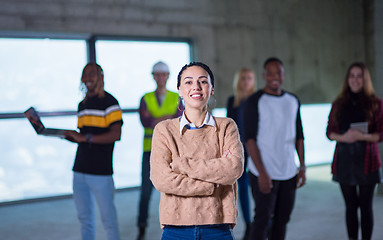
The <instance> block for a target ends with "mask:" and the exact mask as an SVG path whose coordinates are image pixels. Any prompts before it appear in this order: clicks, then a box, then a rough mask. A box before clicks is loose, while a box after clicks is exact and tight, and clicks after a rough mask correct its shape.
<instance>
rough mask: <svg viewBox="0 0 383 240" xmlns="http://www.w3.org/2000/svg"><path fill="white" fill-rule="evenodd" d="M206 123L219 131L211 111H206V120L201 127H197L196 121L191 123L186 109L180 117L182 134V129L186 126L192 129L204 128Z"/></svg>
mask: <svg viewBox="0 0 383 240" xmlns="http://www.w3.org/2000/svg"><path fill="white" fill-rule="evenodd" d="M206 125H209V126H212V127H214V129H215V131H217V125H216V123H215V120H214V118H213V116H212V115H211V114H210V113H209V112H207V113H206V116H205V120H203V123H202V125H201V126H200V127H196V126H195V124H194V123H191V122H189V121H188V120H187V119H186V116H185V111H184V112H183V113H182V116H181V118H180V134H181V135H182V131H183V129H184V128H186V129H190V130H195V129H200V128H203V127H205V126H206Z"/></svg>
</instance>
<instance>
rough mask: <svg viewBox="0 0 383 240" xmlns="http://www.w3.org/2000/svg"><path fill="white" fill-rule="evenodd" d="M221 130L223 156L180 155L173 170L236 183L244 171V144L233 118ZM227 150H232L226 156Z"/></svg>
mask: <svg viewBox="0 0 383 240" xmlns="http://www.w3.org/2000/svg"><path fill="white" fill-rule="evenodd" d="M219 131H224V134H223V139H222V140H223V149H222V155H223V156H221V157H219V158H215V159H198V161H196V160H195V159H189V158H185V157H180V158H179V159H178V161H174V162H173V164H172V167H173V170H174V171H176V172H180V173H181V174H185V175H187V176H189V177H191V178H193V179H200V180H203V181H207V182H211V183H216V184H222V185H232V184H234V183H235V182H236V181H237V179H238V178H239V177H241V176H242V172H243V167H244V166H243V165H244V157H243V145H242V143H241V141H240V138H239V133H238V128H237V125H236V124H235V123H234V121H233V120H232V119H228V124H226V126H222V129H220V130H219ZM226 151H230V154H229V155H228V156H225V152H226Z"/></svg>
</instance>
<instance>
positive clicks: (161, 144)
mask: <svg viewBox="0 0 383 240" xmlns="http://www.w3.org/2000/svg"><path fill="white" fill-rule="evenodd" d="M165 131H166V125H164V122H161V123H159V124H158V125H157V126H156V127H155V128H154V132H153V138H152V151H151V155H150V179H151V181H152V183H153V185H154V186H155V187H156V189H157V190H158V191H160V192H163V193H167V194H174V195H179V196H185V197H190V196H210V195H212V194H213V192H214V187H215V186H214V184H213V183H210V182H206V181H202V180H198V179H193V178H191V177H189V176H187V175H185V174H180V173H176V172H174V171H173V169H172V168H171V166H170V163H171V162H172V161H171V160H172V152H171V150H170V148H169V142H170V140H168V138H167V136H166V134H165Z"/></svg>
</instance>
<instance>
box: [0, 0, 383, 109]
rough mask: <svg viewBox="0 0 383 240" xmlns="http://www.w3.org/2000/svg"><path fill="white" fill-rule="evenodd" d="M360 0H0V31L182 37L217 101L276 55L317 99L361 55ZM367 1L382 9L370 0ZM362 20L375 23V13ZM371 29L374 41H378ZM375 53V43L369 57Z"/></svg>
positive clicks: (300, 91) (303, 93) (294, 87)
mask: <svg viewBox="0 0 383 240" xmlns="http://www.w3.org/2000/svg"><path fill="white" fill-rule="evenodd" d="M365 5H366V4H364V3H363V1H362V0H336V1H334V0H310V1H306V0H276V1H267V0H195V1H189V0H65V1H64V0H0V6H1V7H0V33H1V31H3V32H7V31H20V32H42V33H49V32H54V33H76V34H78V33H80V34H83V33H84V34H108V35H119V36H151V37H186V38H190V39H192V40H193V43H194V45H193V47H194V57H195V60H199V61H203V62H205V63H207V64H208V65H210V66H211V68H212V70H213V72H214V73H215V75H216V79H217V83H216V95H217V103H218V104H217V105H218V106H221V107H222V106H224V105H225V103H226V98H227V97H228V96H229V95H230V94H231V93H232V79H233V75H234V73H235V71H236V70H238V69H239V68H241V67H243V66H247V67H251V68H253V69H254V70H255V71H256V74H257V77H258V87H262V86H263V80H262V78H261V74H262V64H263V61H264V60H265V59H266V58H267V57H270V56H277V57H279V58H281V59H282V60H283V61H284V63H285V73H286V80H285V84H284V87H285V89H287V90H289V91H292V92H294V93H296V94H297V95H298V96H299V97H300V98H301V100H302V102H303V103H318V102H331V101H332V100H333V99H334V98H335V96H336V94H337V93H338V90H339V88H340V85H341V82H342V81H343V79H344V75H345V71H346V68H347V66H348V65H349V64H350V63H351V62H353V61H356V60H359V61H360V60H361V61H365V60H366V40H365V36H364V33H365V25H366V24H365V22H366V21H365V18H364V16H365V8H366V6H365ZM367 5H368V6H369V7H371V6H372V9H374V7H375V5H379V6H380V10H382V7H381V5H382V3H381V2H380V1H378V0H375V2H374V1H368V4H367ZM375 18H376V19H377V20H376V21H375V20H374V19H375ZM370 19H372V20H371V21H374V24H375V25H379V27H380V28H381V27H382V22H383V21H382V20H381V19H382V14H380V16H379V14H377V13H376V12H375V13H374V15H373V17H372V18H370ZM379 19H380V20H379ZM379 34H380V35H379V36H377V37H376V38H374V34H373V39H374V41H380V40H382V33H381V31H380V33H379ZM367 48H369V45H367ZM380 48H381V46H380ZM370 50H371V49H370ZM382 55H383V53H382V50H381V49H380V53H379V56H378V57H377V58H379V59H377V60H376V61H375V62H380V63H381V62H382ZM376 69H378V68H376ZM377 71H378V70H377ZM380 71H381V70H380ZM379 74H380V76H382V73H379ZM381 85H383V84H382V83H381ZM380 88H383V87H380Z"/></svg>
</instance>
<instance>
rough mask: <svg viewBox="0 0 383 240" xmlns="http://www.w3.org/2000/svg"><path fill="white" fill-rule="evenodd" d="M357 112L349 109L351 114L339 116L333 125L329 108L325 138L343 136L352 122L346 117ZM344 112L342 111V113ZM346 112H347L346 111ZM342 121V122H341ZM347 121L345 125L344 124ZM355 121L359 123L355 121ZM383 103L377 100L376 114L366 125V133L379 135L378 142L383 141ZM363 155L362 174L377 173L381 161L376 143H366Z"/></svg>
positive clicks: (335, 161) (335, 157) (335, 153)
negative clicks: (335, 134)
mask: <svg viewBox="0 0 383 240" xmlns="http://www.w3.org/2000/svg"><path fill="white" fill-rule="evenodd" d="M356 111H357V110H356V109H355V107H350V110H349V112H351V114H345V115H343V116H342V115H340V121H338V122H340V124H335V121H334V117H335V116H334V114H335V112H334V106H332V107H331V111H330V114H329V117H328V125H327V131H326V135H327V138H329V136H330V134H331V133H337V134H343V133H345V132H346V131H347V130H348V128H349V127H350V126H349V124H351V123H352V122H353V119H352V117H351V116H348V115H354V116H355V112H356ZM343 112H344V111H343ZM346 112H347V111H346ZM352 113H354V114H352ZM342 119H343V120H342ZM345 121H347V123H344V122H345ZM355 121H361V120H360V119H359V120H355ZM382 121H383V101H382V100H381V99H379V108H378V110H377V111H376V113H375V114H374V115H373V118H372V119H371V121H370V122H369V124H368V132H369V133H377V134H379V140H378V141H379V142H380V141H382V140H383V122H382ZM338 144H339V143H337V144H336V147H335V152H334V158H333V162H332V173H333V174H336V173H337V168H336V166H337V164H336V163H337V160H338V159H337V158H338ZM365 146H366V147H365V155H364V174H366V175H367V174H369V173H371V172H375V171H377V170H378V169H379V168H380V167H381V159H380V153H379V147H378V142H366V143H365Z"/></svg>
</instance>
